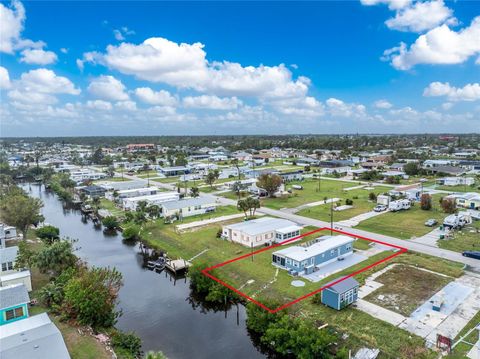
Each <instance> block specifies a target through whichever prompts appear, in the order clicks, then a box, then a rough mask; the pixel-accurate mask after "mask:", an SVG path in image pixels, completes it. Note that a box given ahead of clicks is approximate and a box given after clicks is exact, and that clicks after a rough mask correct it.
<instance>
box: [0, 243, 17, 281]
mask: <svg viewBox="0 0 480 359" xmlns="http://www.w3.org/2000/svg"><path fill="white" fill-rule="evenodd" d="M17 253H18V247H17V246H13V247H6V248H0V276H1V275H4V274H7V273H11V272H13V271H14V270H15V269H14V268H15V261H16V258H17Z"/></svg>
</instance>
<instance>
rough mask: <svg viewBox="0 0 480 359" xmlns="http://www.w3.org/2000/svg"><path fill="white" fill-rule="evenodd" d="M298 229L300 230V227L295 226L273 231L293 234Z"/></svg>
mask: <svg viewBox="0 0 480 359" xmlns="http://www.w3.org/2000/svg"><path fill="white" fill-rule="evenodd" d="M300 229H302V227H300V226H297V225H293V226H288V227H284V228H279V229H276V230H275V231H276V232H278V233H282V234H284V233H291V232H295V231H299V230H300Z"/></svg>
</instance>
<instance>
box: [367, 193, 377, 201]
mask: <svg viewBox="0 0 480 359" xmlns="http://www.w3.org/2000/svg"><path fill="white" fill-rule="evenodd" d="M368 199H369V200H370V201H376V200H377V195H376V194H375V193H373V192H370V193H369V194H368Z"/></svg>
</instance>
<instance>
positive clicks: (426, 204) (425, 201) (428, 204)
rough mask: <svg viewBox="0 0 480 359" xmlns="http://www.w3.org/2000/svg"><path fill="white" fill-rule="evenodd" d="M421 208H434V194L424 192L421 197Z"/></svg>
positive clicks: (425, 209)
mask: <svg viewBox="0 0 480 359" xmlns="http://www.w3.org/2000/svg"><path fill="white" fill-rule="evenodd" d="M420 208H421V209H423V210H424V211H429V210H431V209H432V196H430V195H429V194H428V193H423V194H422V196H421V197H420Z"/></svg>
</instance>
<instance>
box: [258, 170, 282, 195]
mask: <svg viewBox="0 0 480 359" xmlns="http://www.w3.org/2000/svg"><path fill="white" fill-rule="evenodd" d="M281 184H282V177H280V176H279V175H275V174H268V173H265V174H262V175H261V176H260V177H259V178H258V181H257V186H258V187H260V188H263V189H264V190H265V191H267V193H268V195H269V196H270V197H273V195H274V194H275V192H277V190H278V189H279V188H280V185H281Z"/></svg>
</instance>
